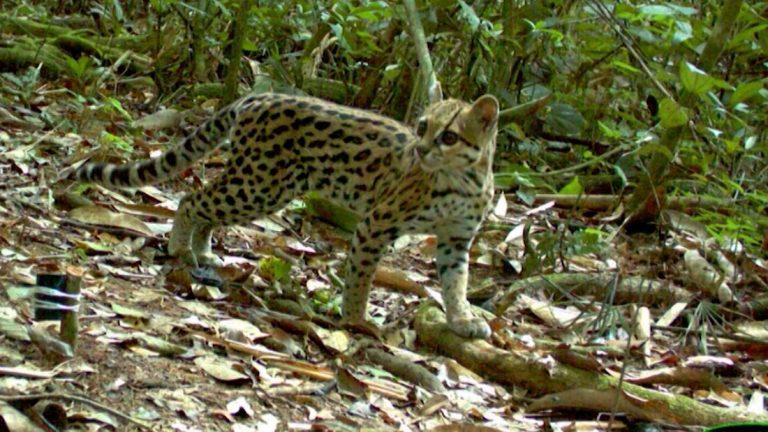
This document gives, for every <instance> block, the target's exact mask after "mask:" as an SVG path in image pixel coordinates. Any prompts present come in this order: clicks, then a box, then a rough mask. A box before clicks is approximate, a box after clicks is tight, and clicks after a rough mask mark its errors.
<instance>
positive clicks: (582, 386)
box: [416, 305, 768, 425]
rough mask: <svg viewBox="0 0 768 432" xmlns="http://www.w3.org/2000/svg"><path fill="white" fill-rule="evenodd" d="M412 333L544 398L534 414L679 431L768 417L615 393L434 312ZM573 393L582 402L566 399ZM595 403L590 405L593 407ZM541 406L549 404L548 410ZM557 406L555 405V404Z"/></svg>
mask: <svg viewBox="0 0 768 432" xmlns="http://www.w3.org/2000/svg"><path fill="white" fill-rule="evenodd" d="M416 333H417V336H418V338H419V340H420V341H421V343H423V344H424V345H426V346H427V347H428V348H430V349H432V350H435V351H438V352H440V353H442V354H444V355H446V356H450V357H452V358H454V359H456V360H457V361H458V362H459V363H461V364H462V365H464V366H465V367H467V368H469V369H471V370H473V371H475V372H477V373H478V374H480V375H482V376H483V377H485V378H487V379H490V380H493V381H496V382H499V383H502V384H505V385H513V386H521V387H525V388H527V389H528V390H530V391H531V392H532V393H533V394H539V395H541V394H546V395H548V396H546V397H545V399H543V400H542V401H541V402H539V403H538V404H533V405H532V409H538V408H547V407H555V406H557V407H566V405H565V404H563V402H562V401H564V400H565V401H568V400H574V403H573V404H572V405H571V407H573V408H582V409H592V410H597V411H610V410H612V409H614V408H615V409H617V410H619V411H623V412H628V413H629V414H630V415H632V416H633V417H636V418H639V419H643V420H648V421H657V422H658V421H662V422H667V423H672V424H681V425H714V424H718V423H725V422H733V421H746V420H750V421H766V420H768V415H754V414H750V413H748V412H747V411H745V410H742V409H738V408H721V407H715V406H710V405H706V404H704V403H701V402H698V401H695V400H693V399H691V398H689V397H686V396H677V395H673V394H670V393H662V392H659V391H655V390H649V389H646V388H643V387H640V386H637V385H633V384H627V383H624V384H622V385H621V387H620V389H618V391H617V388H618V385H619V380H618V378H614V377H611V376H608V375H605V374H602V373H597V372H593V371H587V370H581V369H577V368H574V367H571V366H567V365H562V364H559V363H553V362H552V361H551V360H546V361H545V358H544V357H541V356H537V355H535V354H531V353H517V352H510V351H505V350H502V349H500V348H497V347H495V346H493V345H491V344H489V343H488V342H486V341H483V340H470V339H464V338H462V337H461V336H459V335H457V334H455V333H453V332H452V331H451V330H450V328H449V327H448V324H447V323H446V321H445V315H444V314H443V312H442V311H441V310H440V309H439V308H437V307H436V306H430V305H425V306H424V307H422V308H421V309H420V310H419V312H418V314H417V316H416ZM567 392H571V393H567ZM573 392H577V394H579V395H581V397H578V398H570V397H569V396H571V395H573V394H574V393H573ZM554 393H559V394H560V395H553V394H554ZM561 395H562V396H563V397H560V396H561ZM587 396H589V397H587ZM593 400H594V403H591V402H592V401H593ZM545 401H549V404H546V403H545ZM558 401H559V404H556V402H558ZM607 401H610V402H611V403H610V404H608V403H607Z"/></svg>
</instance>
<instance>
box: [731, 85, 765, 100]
mask: <svg viewBox="0 0 768 432" xmlns="http://www.w3.org/2000/svg"><path fill="white" fill-rule="evenodd" d="M762 89H763V82H762V81H752V82H747V83H741V84H739V86H738V87H736V90H735V91H734V92H733V94H732V95H731V99H730V100H729V101H728V104H729V105H730V106H735V105H736V104H738V103H739V102H742V101H745V100H747V99H749V98H751V97H753V96H755V95H756V94H758V93H759V92H760V90H762Z"/></svg>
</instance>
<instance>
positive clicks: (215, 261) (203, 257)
mask: <svg viewBox="0 0 768 432" xmlns="http://www.w3.org/2000/svg"><path fill="white" fill-rule="evenodd" d="M169 254H170V255H171V256H173V257H176V258H178V259H179V260H180V261H181V262H183V263H184V264H187V265H189V266H192V267H214V268H219V267H224V261H222V259H221V258H219V257H218V256H216V254H214V253H213V252H203V253H193V252H192V250H191V249H188V248H187V249H179V250H174V251H173V252H170V251H169Z"/></svg>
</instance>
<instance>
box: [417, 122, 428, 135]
mask: <svg viewBox="0 0 768 432" xmlns="http://www.w3.org/2000/svg"><path fill="white" fill-rule="evenodd" d="M425 133H427V121H426V120H419V123H418V124H417V125H416V135H418V136H420V137H422V136H424V134H425Z"/></svg>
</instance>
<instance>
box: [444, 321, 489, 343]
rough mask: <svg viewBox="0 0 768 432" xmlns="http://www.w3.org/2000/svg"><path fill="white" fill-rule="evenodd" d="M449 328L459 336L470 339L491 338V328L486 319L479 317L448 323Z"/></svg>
mask: <svg viewBox="0 0 768 432" xmlns="http://www.w3.org/2000/svg"><path fill="white" fill-rule="evenodd" d="M448 327H450V328H451V330H453V332H454V333H456V334H458V335H459V336H462V337H465V338H468V339H488V338H489V337H491V327H490V326H489V325H488V323H487V322H485V320H484V319H482V318H478V317H463V318H457V319H454V320H450V321H448Z"/></svg>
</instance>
